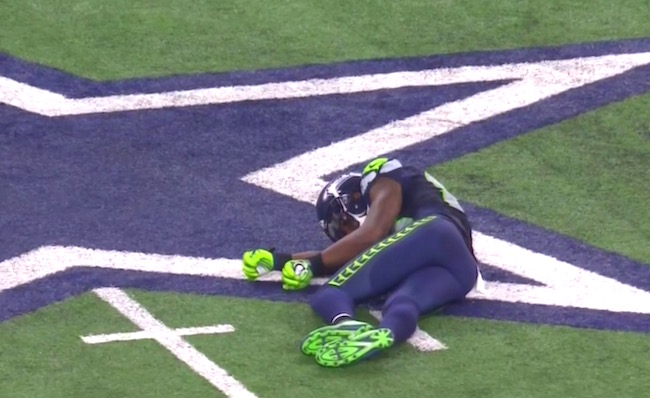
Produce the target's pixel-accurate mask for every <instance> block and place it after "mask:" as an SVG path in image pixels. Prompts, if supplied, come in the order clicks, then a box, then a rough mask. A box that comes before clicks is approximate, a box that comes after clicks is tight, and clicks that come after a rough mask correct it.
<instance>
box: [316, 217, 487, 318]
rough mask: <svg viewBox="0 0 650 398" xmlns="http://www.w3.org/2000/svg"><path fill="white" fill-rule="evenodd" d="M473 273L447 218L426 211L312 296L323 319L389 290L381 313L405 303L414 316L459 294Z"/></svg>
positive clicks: (458, 235)
mask: <svg viewBox="0 0 650 398" xmlns="http://www.w3.org/2000/svg"><path fill="white" fill-rule="evenodd" d="M477 276H478V269H477V264H476V260H475V258H474V256H473V254H472V252H471V251H470V249H469V248H468V247H467V245H466V244H465V241H464V240H463V237H462V235H461V233H460V232H459V231H458V229H457V228H456V226H455V225H454V224H453V223H452V222H451V221H450V220H448V219H447V218H445V217H441V216H429V217H425V218H423V219H420V220H417V221H416V222H415V223H413V224H412V225H411V226H409V227H407V228H405V229H403V230H402V231H399V232H397V233H395V234H393V235H391V236H389V237H388V238H386V239H384V240H383V241H381V242H379V243H378V244H376V245H375V246H373V247H372V248H370V249H368V250H367V251H366V252H364V253H362V254H361V255H359V256H358V257H356V258H355V259H353V260H352V261H350V262H349V263H348V264H347V265H346V266H345V267H343V268H342V269H340V270H339V271H338V272H337V273H336V274H334V275H333V276H332V277H331V278H330V280H329V281H328V283H327V284H325V285H324V286H322V287H321V288H320V289H319V290H318V291H317V292H316V293H315V294H314V296H313V297H312V299H311V305H312V308H313V309H314V311H315V312H316V313H318V314H319V315H320V316H321V317H322V318H323V320H324V321H325V322H328V323H330V322H333V321H334V320H335V319H334V318H336V317H337V316H340V315H341V314H342V313H345V314H348V315H350V316H351V317H353V316H354V306H355V305H356V304H359V303H360V302H363V301H366V300H368V299H374V298H378V297H380V296H383V295H385V294H388V293H389V296H388V298H387V300H386V302H385V304H384V315H385V313H386V311H387V310H388V309H390V307H391V306H393V304H394V303H397V302H408V303H411V304H413V305H412V306H413V307H414V308H417V313H418V314H417V315H418V316H420V315H424V314H426V313H429V312H432V311H435V310H438V309H440V308H441V307H443V306H444V305H446V304H448V303H450V302H453V301H456V300H460V299H463V298H464V297H465V296H466V295H467V293H468V292H469V291H470V290H471V289H472V288H473V287H474V285H475V283H476V279H477Z"/></svg>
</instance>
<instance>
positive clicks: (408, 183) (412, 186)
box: [361, 158, 472, 248]
mask: <svg viewBox="0 0 650 398" xmlns="http://www.w3.org/2000/svg"><path fill="white" fill-rule="evenodd" d="M379 177H387V178H390V179H392V180H395V181H397V182H398V183H399V184H400V186H401V187H402V209H401V210H400V213H399V216H398V218H397V220H396V222H397V223H398V224H399V223H400V220H404V219H413V220H417V219H419V218H422V217H426V216H428V215H431V214H438V215H441V216H444V217H447V218H448V219H450V220H451V221H453V222H454V223H455V224H456V226H457V227H458V228H459V230H460V232H461V233H462V234H463V237H464V238H465V241H466V242H467V244H468V245H469V247H470V248H471V247H472V232H471V224H470V222H469V219H468V218H467V215H466V214H465V210H464V209H463V207H462V206H461V205H460V203H459V202H458V200H457V199H456V197H455V196H454V195H452V194H451V193H450V192H449V191H448V190H447V189H446V188H445V187H444V186H443V185H442V184H441V183H440V182H439V181H438V180H436V179H435V178H434V177H433V176H432V175H431V174H429V173H427V172H422V171H420V170H418V169H417V168H414V167H411V166H404V165H402V163H401V162H400V161H399V160H397V159H389V158H378V159H375V160H373V161H372V162H370V163H369V164H368V165H367V166H366V167H365V168H364V170H363V174H362V176H361V193H362V194H363V196H364V199H365V200H366V203H368V205H369V206H370V207H372V201H371V199H370V190H371V188H372V185H373V183H374V182H375V181H377V179H378V178H379Z"/></svg>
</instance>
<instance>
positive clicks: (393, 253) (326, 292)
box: [301, 217, 438, 355]
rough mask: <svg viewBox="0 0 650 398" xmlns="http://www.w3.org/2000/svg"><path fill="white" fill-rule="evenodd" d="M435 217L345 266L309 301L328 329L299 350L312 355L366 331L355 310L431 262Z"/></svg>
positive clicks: (312, 335) (313, 335)
mask: <svg viewBox="0 0 650 398" xmlns="http://www.w3.org/2000/svg"><path fill="white" fill-rule="evenodd" d="M437 222H438V218H436V217H427V218H424V219H422V220H418V221H416V222H415V223H413V224H412V225H411V226H409V227H407V228H405V229H403V230H402V231H400V232H398V233H396V234H394V235H391V236H390V237H388V238H386V239H384V240H383V241H381V242H379V243H378V244H376V245H375V246H373V247H372V248H370V249H368V250H367V251H365V252H364V253H362V254H361V255H359V256H358V257H357V258H355V259H354V260H352V261H351V262H350V263H348V265H347V266H345V267H343V268H342V269H341V270H339V271H338V272H337V273H336V274H334V275H333V276H332V277H331V278H330V280H329V281H328V282H327V283H326V284H325V285H324V286H322V287H320V288H319V289H318V290H317V291H316V293H315V294H314V295H313V296H312V298H311V306H312V309H313V310H314V311H315V312H316V313H317V314H318V315H319V316H320V317H321V318H322V319H323V321H325V322H326V323H327V324H328V325H327V326H324V327H321V328H318V329H316V330H314V331H312V332H311V333H310V334H309V335H307V336H306V337H305V338H304V339H303V341H302V343H301V350H302V352H303V353H305V354H307V355H315V354H316V353H317V352H318V350H320V348H321V347H322V346H323V345H324V344H326V343H329V342H333V341H338V340H340V339H342V338H347V337H349V336H350V335H352V334H354V333H357V332H361V331H364V330H369V329H370V328H372V325H370V324H368V323H366V322H361V321H357V320H355V306H356V304H358V303H359V302H361V301H364V300H367V299H369V298H372V297H377V296H380V295H382V294H385V293H387V292H389V291H390V290H393V289H395V288H396V287H397V286H398V285H399V284H400V283H401V282H402V281H403V280H404V278H406V277H407V276H408V275H409V274H411V273H413V272H414V271H416V270H417V269H418V268H421V267H424V266H426V265H427V263H428V262H430V261H431V257H432V253H433V252H432V250H431V244H430V241H431V235H432V233H435V230H431V225H433V224H435V223H437Z"/></svg>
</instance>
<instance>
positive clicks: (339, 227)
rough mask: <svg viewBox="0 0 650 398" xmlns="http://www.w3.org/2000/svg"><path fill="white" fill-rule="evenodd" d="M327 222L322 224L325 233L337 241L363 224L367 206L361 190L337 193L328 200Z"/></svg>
mask: <svg viewBox="0 0 650 398" xmlns="http://www.w3.org/2000/svg"><path fill="white" fill-rule="evenodd" d="M328 212H329V214H330V217H329V222H326V223H325V225H324V229H325V233H326V234H327V236H329V237H330V239H332V240H333V241H337V240H339V239H341V238H343V237H344V236H346V235H348V234H350V233H352V232H353V231H355V230H356V229H357V228H359V227H360V226H361V224H363V221H364V220H365V218H366V213H367V207H366V205H365V201H364V200H363V197H362V195H361V192H353V193H351V194H343V195H337V196H335V197H334V198H332V200H331V201H330V204H329V209H328Z"/></svg>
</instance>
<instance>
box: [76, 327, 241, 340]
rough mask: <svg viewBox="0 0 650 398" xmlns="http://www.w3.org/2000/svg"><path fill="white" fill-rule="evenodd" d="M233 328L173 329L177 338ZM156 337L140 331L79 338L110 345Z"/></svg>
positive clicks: (148, 332) (219, 332)
mask: <svg viewBox="0 0 650 398" xmlns="http://www.w3.org/2000/svg"><path fill="white" fill-rule="evenodd" d="M234 331H235V328H234V327H233V326H232V325H214V326H201V327H196V328H178V329H173V332H174V333H175V334H176V335H177V336H194V335H199V334H221V333H229V332H234ZM155 338H156V335H155V334H154V333H152V332H150V331H146V330H140V331H138V332H128V333H110V334H95V335H90V336H81V340H83V342H84V343H86V344H102V343H112V342H115V341H134V340H144V339H155Z"/></svg>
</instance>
